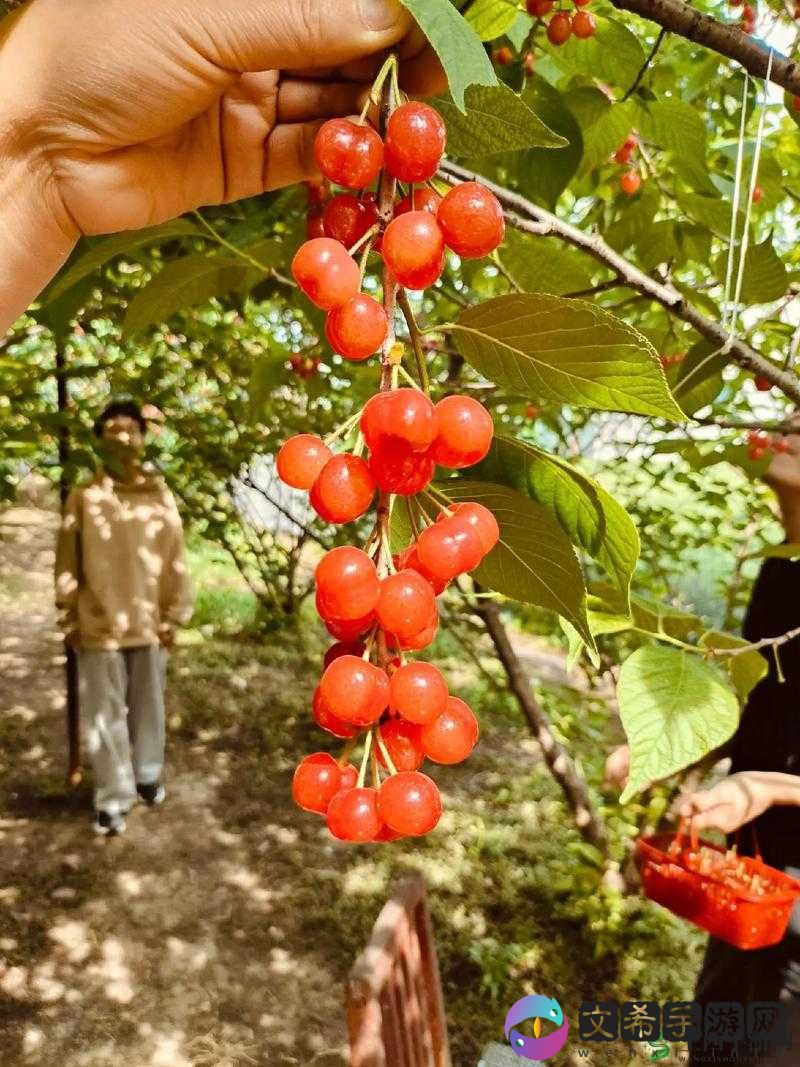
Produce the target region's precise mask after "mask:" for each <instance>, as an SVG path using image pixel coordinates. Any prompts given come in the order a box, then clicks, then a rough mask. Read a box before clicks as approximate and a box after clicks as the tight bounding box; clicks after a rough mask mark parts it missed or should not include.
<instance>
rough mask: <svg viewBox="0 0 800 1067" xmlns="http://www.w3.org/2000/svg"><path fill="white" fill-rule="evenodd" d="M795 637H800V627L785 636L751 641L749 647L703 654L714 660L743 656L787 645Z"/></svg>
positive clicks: (788, 631)
mask: <svg viewBox="0 0 800 1067" xmlns="http://www.w3.org/2000/svg"><path fill="white" fill-rule="evenodd" d="M795 637H800V626H796V627H795V628H794V629H793V630H787V632H786V633H785V634H780V635H779V636H778V637H762V638H761V640H760V641H753V642H752V643H751V644H749V645H738V646H737V647H736V648H708V649H706V650H705V654H706V655H707V656H710V657H712V658H714V659H722V658H723V657H724V658H726V659H727V658H729V657H730V656H743V655H744V653H745V652H758V651H759V650H760V649H762V648H773V649H775V648H780V647H781V645H788V644H789V642H790V641H793V640H794V639H795Z"/></svg>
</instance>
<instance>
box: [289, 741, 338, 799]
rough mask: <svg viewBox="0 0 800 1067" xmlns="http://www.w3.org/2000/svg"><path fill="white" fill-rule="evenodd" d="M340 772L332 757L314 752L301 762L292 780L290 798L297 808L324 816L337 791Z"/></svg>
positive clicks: (324, 753) (325, 753)
mask: <svg viewBox="0 0 800 1067" xmlns="http://www.w3.org/2000/svg"><path fill="white" fill-rule="evenodd" d="M341 780H342V772H341V770H340V769H339V765H338V763H337V762H336V760H335V759H334V758H333V756H331V755H329V754H328V753H327V752H315V753H314V755H313V756H306V757H305V759H304V760H302V761H301V763H300V764H299V766H298V768H297V770H296V771H295V772H294V778H293V779H292V796H293V797H294V802H295V804H297V806H298V807H300V808H304V809H305V810H306V811H316V812H319V814H320V815H324V814H325V812H326V811H327V810H328V805H329V804H330V802H331V800H332V799H333V797H334V796H335V795H336V793H337V792H338V791H339V787H340V785H341Z"/></svg>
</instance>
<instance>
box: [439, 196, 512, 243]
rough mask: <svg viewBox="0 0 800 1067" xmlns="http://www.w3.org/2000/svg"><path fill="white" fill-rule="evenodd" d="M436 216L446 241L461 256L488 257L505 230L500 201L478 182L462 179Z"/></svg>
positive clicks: (443, 202) (501, 238) (443, 201)
mask: <svg viewBox="0 0 800 1067" xmlns="http://www.w3.org/2000/svg"><path fill="white" fill-rule="evenodd" d="M436 218H437V220H438V222H439V225H440V226H441V228H442V233H443V234H444V240H445V244H446V245H447V247H448V248H450V249H452V250H453V252H455V253H456V255H458V256H461V258H462V259H480V258H481V257H482V256H488V255H489V253H490V252H493V251H494V250H495V248H497V246H498V245H499V244H500V242H501V241H502V240H503V235H504V234H505V232H506V224H505V219H504V218H503V209H502V207H501V206H500V201H499V200H498V199H497V197H496V196H495V195H494V193H492V192H490V190H489V189H485V188H484V187H483V186H482V185H479V184H478V183H477V182H462V183H461V185H456V186H455V187H454V188H452V189H451V190H450V192H449V193H448V194H447V196H446V197H445V198H444V200H442V203H441V205H440V207H439V214H438V215H437V216H436Z"/></svg>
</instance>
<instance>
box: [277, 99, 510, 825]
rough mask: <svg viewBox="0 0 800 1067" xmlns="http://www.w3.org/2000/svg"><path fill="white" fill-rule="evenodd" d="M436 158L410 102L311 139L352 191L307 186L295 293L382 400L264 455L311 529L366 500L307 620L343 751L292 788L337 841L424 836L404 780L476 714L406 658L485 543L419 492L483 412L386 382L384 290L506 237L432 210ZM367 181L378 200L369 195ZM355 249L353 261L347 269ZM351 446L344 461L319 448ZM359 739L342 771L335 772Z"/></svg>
mask: <svg viewBox="0 0 800 1067" xmlns="http://www.w3.org/2000/svg"><path fill="white" fill-rule="evenodd" d="M444 144H445V127H444V124H443V122H442V120H441V118H440V116H439V115H438V113H437V112H436V111H434V109H433V108H431V107H428V106H427V105H426V104H420V103H413V102H408V103H403V104H400V106H399V107H397V108H396V109H395V110H393V111H392V112H391V114H390V115H389V117H388V120H387V122H386V127H385V137H384V138H381V137H380V136H379V135H378V133H377V131H376V130H375V129H374V128H373V127H372V126H371V125H369V124H368V123H367V122H366V120H365V119H364V118H362V119H361V120H360V121H351V120H349V119H333V120H330V121H328V122H326V123H325V124H324V125H323V126H322V127H321V129H320V131H319V133H318V135H317V140H316V143H315V153H316V160H317V164H318V166H319V169H320V170H321V172H322V174H323V175H324V176H325V178H326V179H327V181H328V182H330V183H332V185H333V186H339V187H344V190H356V191H357V192H351V191H341V192H336V191H334V192H333V193H332V195H329V193H330V190H329V188H328V187H326V186H325V185H323V186H320V187H314V188H313V190H312V203H311V204H310V211H309V218H308V226H309V234H310V235H312V236H310V238H309V240H307V241H306V242H305V243H304V244H303V245H302V246H301V247H300V249H299V250H298V252H297V254H296V255H295V257H294V260H293V263H292V272H293V275H294V278H295V280H296V281H297V283H298V286H299V287H300V289H301V290H302V291H303V293H305V294H306V296H308V298H309V299H310V300H311V301H312V302H313V303H314V304H316V306H317V307H319V308H322V309H323V310H325V311H326V312H327V320H326V334H327V337H328V340H329V342H330V344H331V347H332V348H333V349H334V350H335V351H336V352H337V353H339V354H340V355H341V356H343V357H344V358H346V359H350V360H357V361H360V360H364V359H367V358H368V357H369V356H370V355H372V354H373V353H375V352H376V351H378V350H379V349H380V350H381V351H382V360H381V371H382V374H381V390H380V391H379V392H377V393H376V394H375V395H374V396H372V397H371V398H370V399H369V400H368V401H367V403H366V404H365V405H364V407H363V408H362V409H361V411H359V412H358V413H357V414H356V415H354V416H353V417H352V418H350V419H348V420H347V421H346V422H345V423H344V424H343V425H342V426H341V427H339V428H338V429H337V430H336V431H334V433H333V434H331V435H330V437H329V438H328V439H327V440H325V441H323V440H322V439H321V438H320V437H318V436H316V435H314V434H310V433H301V434H298V435H296V436H294V437H292V438H290V439H289V440H288V441H286V442H285V443H284V445H283V446H282V447H281V449H280V450H279V452H278V455H277V459H276V467H277V472H278V476H279V477H280V478H281V480H282V481H283V482H284V483H285V484H286V485H289V486H291V487H293V488H295V489H300V490H305V491H307V492H308V494H309V503H310V504H311V506H312V508H313V509H314V510H315V511H316V513H317V515H318V516H319V517H320V518H321V519H322V520H324V521H325V522H328V523H333V524H345V523H349V522H352V521H353V520H355V519H358V518H359V517H360V516H362V515H364V514H365V513H366V512H367V510H368V509H369V508H370V506H371V505H372V504H373V501H375V499H376V494H377V510H376V522H375V527H374V529H373V531H372V534H371V535H370V536H369V538H368V539H367V541H366V543H365V545H364V547H363V548H362V547H356V546H353V545H342V546H339V547H337V548H334V549H332V550H331V551H329V552H327V553H326V554H325V556H324V557H323V558H322V560H321V561H320V563H319V565H318V566H317V570H316V575H315V577H316V608H317V612H318V614H319V616H320V618H321V619H322V621H323V622H324V624H325V626H326V628H327V630H328V632H329V633H330V634H331V636H332V637H333V638H334V639H335V644H333V645H332V646H331V647H330V648H329V649H328V651H327V653H326V655H325V660H324V668H323V673H322V677H321V679H320V681H319V685H318V686H317V689H316V691H315V694H314V699H313V703H312V716H313V718H314V721H315V722H316V723H317V725H318V726H320V727H321V728H322V729H323V730H325V731H327V732H328V733H329V734H331V735H332V736H333V737H335V738H339V739H341V740H343V741H344V742H345V746H344V751H343V753H342V755H341V756H340V758H339V759H338V760H337V759H335V758H334V757H333V756H332V755H330V754H328V753H325V752H317V753H314V754H312V755H310V756H307V757H306V758H305V759H303V760H302V762H301V763H300V765H299V766H298V768H297V770H296V772H295V776H294V782H293V796H294V799H295V801H296V803H297V804H298V805H299V806H300V807H302V808H304V809H305V810H308V811H312V812H316V813H318V814H321V815H324V816H325V818H326V821H327V826H328V829H329V831H330V833H331V834H332V835H333V836H334V837H335V838H337V839H339V840H342V841H351V842H362V843H363V842H370V841H390V840H394V839H396V838H398V837H406V836H419V835H422V834H426V833H428V832H430V831H431V830H432V829H434V827H435V826H436V825H437V823H438V821H439V818H440V816H441V813H442V802H441V797H440V794H439V790H438V787H437V786H436V784H435V782H434V781H433V780H432V779H431V778H430V777H428V775H426V774H424V773H423V772H422V771H421V770H420V768H421V766H422V764H423V762H424V760H425V759H428V760H430V761H432V762H433V763H439V764H454V763H459V762H461V761H462V760H464V759H466V758H467V756H469V754H470V752H471V751H472V749H473V747H474V746H475V743H476V742H477V739H478V723H477V720H476V718H475V715H474V714H473V712H472V711H471V710H470V708H469V707H468V706H467V705H466V704H465V703H464V702H463V701H462V700H460V699H459V698H457V697H455V696H452V695H451V694H450V692H449V690H448V686H447V682H446V681H445V678H444V676H443V675H442V673H441V671H440V670H439V669H438V668H437V667H436V666H434V665H433V664H431V663H427V662H423V661H419V660H415V659H413V658H409V653H414V652H418V651H420V650H422V649H424V648H427V647H428V646H429V645H430V644H431V642H432V641H433V640H434V638H435V636H436V632H437V629H438V622H439V619H438V609H437V601H436V598H437V597H438V596H439V595H441V593H443V592H444V590H445V589H446V588H447V586H448V584H449V583H450V582H451V581H453V580H454V579H455V578H457V577H458V576H460V575H464V574H467V573H469V572H470V571H472V570H473V569H474V568H475V567H477V566H478V565H479V563H480V562H481V560H483V558H484V557H485V556H486V554H487V553H488V552H490V551H491V550H492V549H493V548H494V547H495V545H496V544H497V542H498V540H499V536H500V531H499V528H498V524H497V521H496V519H495V518H494V516H493V515H492V513H491V512H490V511H489V510H488V509H487V508H485V507H483V505H481V504H478V503H471V502H463V503H459V504H451V503H449V500H448V498H446V497H444V496H443V494H442V493H441V491H440V490H438V489H437V488H436V487H435V486H434V485H432V484H431V482H432V479H433V476H434V473H435V471H436V468H437V466H438V467H443V468H446V469H449V470H460V469H463V468H465V467H468V466H470V465H472V464H474V463H477V462H479V461H480V460H481V459H483V458H484V457H485V456H486V454H487V453H488V451H489V448H490V445H491V442H492V436H493V432H494V427H493V423H492V418H491V416H490V415H489V413H488V412H487V411H486V409H485V408H484V407H483V406H482V405H481V404H479V403H478V402H477V401H476V400H474V399H473V398H472V397H469V396H462V395H457V394H451V395H447V396H444V397H443V398H442V399H440V400H439V401H438V403H434V401H433V400H431V398H430V396H429V395H428V393H427V391H426V390H425V389H423V388H422V387H420V386H419V385H417V384H416V383H415V382H414V380H413V379H412V378H410V376H409V375H407V374H406V378H408V380H409V381H410V382H411V383H412V384H411V385H410V386H408V387H400V386H399V384H398V383H399V375H400V373H401V372H403V368H402V365H401V364H402V345H398V344H397V343H396V342H393V340H392V338H393V329H392V327H393V321H392V319H393V308H394V302H393V293H394V290H395V289H396V288H397V287H403V288H409V289H415V290H419V289H423V288H426V287H428V286H430V285H433V284H434V283H435V282H436V281H437V280H438V278H439V276H440V275H441V273H442V270H443V268H444V262H445V254H446V249H450V250H451V251H452V252H454V253H456V254H457V255H459V256H461V257H462V258H477V257H479V256H484V255H487V254H488V253H489V252H491V251H493V250H494V249H495V248H496V247H497V245H498V244H499V243H500V241H501V240H502V237H503V232H504V220H503V213H502V209H501V208H500V205H499V203H498V202H497V200H496V198H495V197H494V196H493V195H492V193H491V192H489V191H488V190H487V189H484V188H483V187H482V186H480V185H478V184H477V183H475V182H466V183H464V184H462V185H459V186H456V187H454V188H453V189H451V190H450V191H449V192H448V193H447V195H446V196H444V197H441V196H440V195H439V194H438V192H436V190H435V189H433V188H431V187H430V186H428V185H426V184H421V183H426V182H428V181H429V180H430V179H431V177H432V176H433V175H434V174H435V173H436V170H437V168H438V166H439V161H440V159H441V156H442V153H443V151H444ZM381 175H382V177H381ZM387 175H388V176H390V179H389V185H388V187H389V189H390V190H391V188H392V187H394V186H395V183H403V184H404V185H405V188H402V187H401V188H400V190H399V195H398V197H397V199H396V202H395V203H390V204H389V205H388V207H387V204H386V199H387V198H386V196H385V190H386V188H387V181H386V178H387ZM379 178H380V183H379V192H378V194H377V196H376V193H375V192H373V191H371V190H370V188H369V187H370V186H372V185H373V183H375V182H376V181H378V179H379ZM390 199H391V198H390ZM359 248H362V253H361V257H360V259H361V262H360V264H359V263H357V262H356V260H355V259H354V258H353V253H354V252H356V251H357V250H358V249H359ZM372 253H377V254H378V255H380V256H381V257H382V259H383V264H384V290H385V292H384V300H383V302H382V303H381V302H379V301H378V300H376V299H375V298H374V297H373V296H371V295H370V294H368V293H365V292H363V291H362V283H363V278H364V274H365V270H366V263H367V257H368V256H369V255H370V254H372ZM387 293H388V294H389V299H387ZM415 329H416V326H415ZM417 341H418V343H419V346H420V349H422V350H423V351H424V345H423V343H422V339H421V338H420V337H419V336H417ZM356 432H357V438H356V441H355V444H354V445H353V447H352V448H350V449H348V448H346V447H344V444H341V445H336V446H335V448H332V447H331V446H332V445H334V442H337V441H338V442H346V441H347V440H348V439H349V438H350V437H351V436H352V435H353V434H355V433H356ZM422 493H424V496H418V494H422ZM398 497H401V498H407V499H408V498H411V497H416V500H415V501H414V502H413V504H412V503H411V502H409V505H408V509H407V513H408V515H409V518H410V520H411V522H412V526H413V540H412V541H411V543H410V544H409V545H408V546H407V547H406V548H405V549H404V550H403V551H401V552H396V553H394V554H393V553H392V551H391V548H390V522H391V515H392V510H393V508H394V507H395V506H396V505H397V498H398ZM440 501H443V502H440ZM403 507H404V510H405V505H403ZM362 742H363V755H362V759H361V766H360V769H359V770H357V769H356V767H355V766H353V765H351V764H350V763H349V762H348V760H349V758H350V753H351V752H352V751H353V750H354V749H355V748H356V746H357V745H359V744H361V743H362ZM370 768H371V772H372V774H371V782H372V784H371V785H368V784H367V772H368V769H370Z"/></svg>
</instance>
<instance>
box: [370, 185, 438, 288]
mask: <svg viewBox="0 0 800 1067" xmlns="http://www.w3.org/2000/svg"><path fill="white" fill-rule="evenodd" d="M445 199H447V198H446V197H445ZM442 205H444V201H442ZM440 210H441V208H440ZM381 252H382V255H383V259H384V262H385V263H386V265H387V267H388V268H389V270H390V271H391V272H392V274H393V275H394V277H395V279H396V280H397V281H398V282H399V284H400V285H403V286H405V287H406V288H407V289H427V288H428V286H429V285H433V283H434V282H435V281H437V280H438V278H439V276H440V275H441V273H442V271H443V270H444V238H443V237H442V231H441V229H440V228H439V225H438V223H437V221H436V219H435V218H434V217H433V216H432V215H431V214H430V212H428V211H408V212H406V213H405V214H404V215H398V216H397V217H396V218H394V219H392V221H391V222H390V223H389V225H388V226H387V227H386V232H385V233H384V235H383V245H382V247H381Z"/></svg>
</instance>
